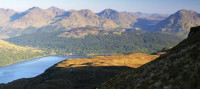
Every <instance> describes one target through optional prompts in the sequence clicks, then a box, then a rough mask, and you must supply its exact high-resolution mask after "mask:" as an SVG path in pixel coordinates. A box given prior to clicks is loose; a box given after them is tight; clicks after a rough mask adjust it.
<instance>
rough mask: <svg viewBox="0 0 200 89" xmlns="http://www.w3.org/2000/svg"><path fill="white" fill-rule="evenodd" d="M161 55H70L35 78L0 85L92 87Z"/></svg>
mask: <svg viewBox="0 0 200 89" xmlns="http://www.w3.org/2000/svg"><path fill="white" fill-rule="evenodd" d="M158 56H159V55H148V54H142V53H135V54H130V55H118V56H97V57H92V58H83V59H68V60H65V61H62V62H60V63H58V64H55V65H54V66H52V67H51V68H49V69H47V70H46V71H45V72H44V73H43V74H41V75H39V76H37V77H35V78H29V79H20V80H16V81H14V82H11V83H8V84H7V85H2V87H1V86H0V89H93V88H96V87H97V86H99V85H100V84H101V83H103V82H105V81H106V80H108V79H110V78H111V77H114V76H115V75H117V74H120V73H122V72H125V71H127V70H129V69H132V68H136V67H139V66H141V65H143V64H145V63H147V62H149V61H151V60H154V59H155V58H157V57H158Z"/></svg>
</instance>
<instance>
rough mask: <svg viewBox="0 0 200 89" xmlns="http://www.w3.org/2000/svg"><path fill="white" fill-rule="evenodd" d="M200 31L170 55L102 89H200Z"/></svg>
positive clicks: (195, 29) (107, 83)
mask: <svg viewBox="0 0 200 89" xmlns="http://www.w3.org/2000/svg"><path fill="white" fill-rule="evenodd" d="M199 36H200V27H193V28H191V30H190V33H189V35H188V38H187V39H185V40H184V41H182V42H181V43H179V44H178V45H177V46H175V47H173V48H172V49H171V50H169V51H168V52H167V53H166V54H164V55H161V56H160V57H159V58H157V59H156V60H154V61H152V62H150V63H147V64H145V65H143V66H142V67H139V68H137V69H134V70H131V71H128V72H125V73H122V74H120V75H118V76H116V77H114V78H112V79H110V80H109V81H107V82H106V83H104V84H103V85H102V86H101V89H200V84H199V82H200V76H199V74H200V38H199Z"/></svg>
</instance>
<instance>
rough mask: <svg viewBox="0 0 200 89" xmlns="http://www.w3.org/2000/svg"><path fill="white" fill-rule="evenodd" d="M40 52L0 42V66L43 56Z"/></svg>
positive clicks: (43, 53)
mask: <svg viewBox="0 0 200 89" xmlns="http://www.w3.org/2000/svg"><path fill="white" fill-rule="evenodd" d="M45 55H46V54H45V52H44V51H42V50H38V49H34V48H29V47H20V46H16V45H14V44H11V43H8V42H5V41H3V40H0V66H4V65H9V64H12V63H16V62H19V61H24V60H28V59H33V58H38V57H42V56H45Z"/></svg>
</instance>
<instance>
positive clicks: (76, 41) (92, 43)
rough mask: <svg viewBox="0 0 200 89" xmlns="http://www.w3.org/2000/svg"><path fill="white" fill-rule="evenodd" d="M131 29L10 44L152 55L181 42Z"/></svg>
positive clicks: (37, 37) (48, 35)
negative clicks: (120, 31) (80, 36)
mask: <svg viewBox="0 0 200 89" xmlns="http://www.w3.org/2000/svg"><path fill="white" fill-rule="evenodd" d="M129 30H130V31H127V32H122V33H121V34H114V33H112V32H110V34H107V35H105V34H98V35H94V34H93V35H87V36H84V37H83V38H68V37H67V36H66V32H65V31H64V32H50V33H47V32H40V33H34V34H28V35H22V36H18V37H14V38H11V39H8V40H7V41H9V42H11V43H14V44H17V45H23V46H27V45H28V46H33V47H40V48H45V49H49V50H54V51H55V52H57V53H58V54H65V53H66V54H69V53H76V54H85V55H113V54H129V53H132V52H142V53H153V52H156V51H159V50H161V49H162V48H164V47H169V46H174V45H176V44H177V43H179V42H180V41H181V40H182V38H181V37H178V36H176V35H172V34H163V33H149V32H143V31H136V30H134V29H129ZM79 32H81V31H79ZM72 34H73V31H72V32H71V35H72ZM74 34H76V32H74ZM80 34H81V33H80ZM82 35H83V34H82ZM58 36H59V37H58ZM60 36H65V37H60Z"/></svg>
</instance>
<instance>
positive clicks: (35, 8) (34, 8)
mask: <svg viewBox="0 0 200 89" xmlns="http://www.w3.org/2000/svg"><path fill="white" fill-rule="evenodd" d="M28 10H29V11H30V10H42V9H41V8H39V7H32V8H30V9H28Z"/></svg>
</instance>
